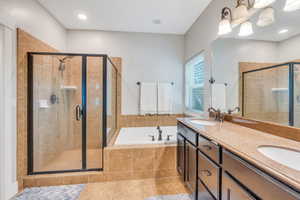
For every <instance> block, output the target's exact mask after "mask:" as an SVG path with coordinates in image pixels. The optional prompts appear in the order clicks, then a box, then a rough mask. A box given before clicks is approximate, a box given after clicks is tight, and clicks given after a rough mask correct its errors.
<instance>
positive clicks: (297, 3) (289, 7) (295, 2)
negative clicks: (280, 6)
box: [284, 0, 300, 12]
mask: <svg viewBox="0 0 300 200" xmlns="http://www.w3.org/2000/svg"><path fill="white" fill-rule="evenodd" d="M298 9H300V0H286V3H285V7H284V11H286V12H291V11H295V10H298Z"/></svg>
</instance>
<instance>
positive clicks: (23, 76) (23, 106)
mask: <svg viewBox="0 0 300 200" xmlns="http://www.w3.org/2000/svg"><path fill="white" fill-rule="evenodd" d="M17 40H18V44H17V45H18V46H17V179H18V182H19V186H22V177H23V176H25V175H26V174H27V137H28V136H27V89H28V88H27V52H31V51H41V52H42V51H44V52H56V51H57V50H55V49H54V48H52V47H50V46H49V45H47V44H45V43H43V42H41V41H40V40H38V39H36V38H34V37H32V36H31V35H29V34H28V33H26V32H24V31H22V30H18V34H17Z"/></svg>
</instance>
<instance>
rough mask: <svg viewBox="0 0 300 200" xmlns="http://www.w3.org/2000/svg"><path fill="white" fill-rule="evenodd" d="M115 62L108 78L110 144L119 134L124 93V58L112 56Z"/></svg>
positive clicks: (108, 141)
mask: <svg viewBox="0 0 300 200" xmlns="http://www.w3.org/2000/svg"><path fill="white" fill-rule="evenodd" d="M111 61H112V63H113V64H114V66H111V67H113V70H112V71H111V72H112V73H111V78H109V79H108V84H111V87H110V88H111V95H112V96H111V102H110V105H111V115H110V116H108V118H107V126H108V127H109V128H110V130H109V132H108V138H107V143H108V144H109V143H110V142H111V140H112V139H113V138H114V136H115V135H116V134H117V129H118V128H119V127H120V116H121V109H122V103H121V95H122V85H121V83H122V59H121V58H119V57H114V58H111Z"/></svg>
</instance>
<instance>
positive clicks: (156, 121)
mask: <svg viewBox="0 0 300 200" xmlns="http://www.w3.org/2000/svg"><path fill="white" fill-rule="evenodd" d="M181 117H184V115H183V114H172V115H151V116H150V115H149V116H148V115H146V116H142V115H121V120H120V126H121V127H148V126H158V125H159V126H176V123H177V120H176V119H177V118H181Z"/></svg>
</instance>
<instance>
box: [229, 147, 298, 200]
mask: <svg viewBox="0 0 300 200" xmlns="http://www.w3.org/2000/svg"><path fill="white" fill-rule="evenodd" d="M223 168H224V170H226V171H227V172H229V174H230V175H232V176H233V177H234V178H235V179H237V180H238V181H239V182H240V183H241V184H243V185H244V186H245V187H247V188H248V189H249V190H250V191H252V192H253V193H254V194H256V195H257V196H258V197H259V198H261V199H264V200H283V199H284V200H299V199H300V194H298V193H296V192H295V191H292V190H291V189H289V188H288V187H287V186H285V185H283V184H282V183H280V182H279V181H277V180H275V179H274V178H272V177H271V176H269V175H267V174H265V173H264V172H262V171H261V170H259V169H257V168H255V167H254V166H252V165H251V164H249V163H248V162H246V161H244V160H242V159H241V158H239V157H238V156H236V155H234V154H233V153H231V152H229V151H227V150H223Z"/></svg>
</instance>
